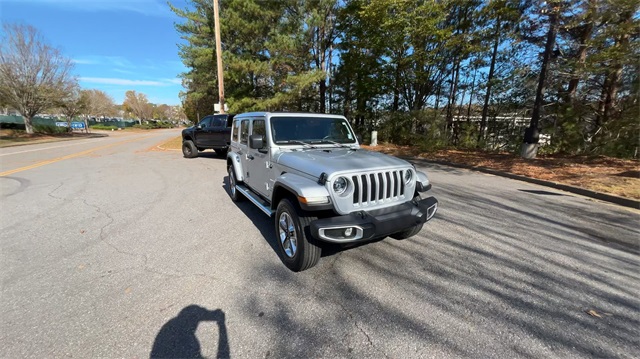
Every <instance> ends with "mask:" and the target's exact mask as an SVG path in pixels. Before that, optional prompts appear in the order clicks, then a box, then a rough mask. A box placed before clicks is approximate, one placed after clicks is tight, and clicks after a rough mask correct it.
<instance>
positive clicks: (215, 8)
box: [213, 0, 224, 113]
mask: <svg viewBox="0 0 640 359" xmlns="http://www.w3.org/2000/svg"><path fill="white" fill-rule="evenodd" d="M213 22H214V26H215V32H216V62H217V65H218V97H219V98H220V101H219V104H220V113H224V74H223V71H222V49H221V47H222V46H221V45H220V17H219V14H218V0H213Z"/></svg>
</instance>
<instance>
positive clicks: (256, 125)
mask: <svg viewBox="0 0 640 359" xmlns="http://www.w3.org/2000/svg"><path fill="white" fill-rule="evenodd" d="M251 134H252V135H261V136H262V141H263V142H262V143H263V145H262V148H266V147H267V136H266V135H267V128H266V126H265V124H264V120H254V121H253V128H252V129H251Z"/></svg>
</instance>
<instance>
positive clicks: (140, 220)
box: [0, 130, 640, 358]
mask: <svg viewBox="0 0 640 359" xmlns="http://www.w3.org/2000/svg"><path fill="white" fill-rule="evenodd" d="M178 134H179V132H178V131H177V130H160V131H152V132H143V133H134V134H118V135H116V136H110V137H106V138H98V139H89V140H78V141H69V142H65V143H60V144H42V145H30V146H20V147H13V148H3V149H0V199H1V200H0V283H1V292H0V294H1V295H0V313H1V314H0V357H1V358H26V357H29V358H32V357H38V358H41V357H56V358H58V357H81V358H95V357H105V358H116V357H118V358H120V357H131V358H140V357H150V356H152V357H198V356H205V357H233V358H363V357H369V358H385V357H388V358H484V357H490V358H527V357H535V358H553V357H557V358H592V357H606V358H634V357H637V356H638V348H639V347H640V339H639V338H640V310H639V309H640V299H639V296H638V294H639V293H640V280H639V279H640V271H639V270H638V269H639V264H640V262H639V253H640V240H639V239H640V230H639V226H638V224H639V219H640V212H638V211H637V210H633V209H629V208H624V207H619V206H616V205H612V204H608V203H603V202H599V201H597V200H593V199H589V198H586V197H581V196H579V195H575V194H570V193H567V192H562V191H558V190H554V189H549V188H547V187H542V186H538V185H535V184H529V183H524V182H520V181H515V180H511V179H507V178H502V177H496V176H492V175H487V174H482V173H477V172H471V171H468V170H465V169H458V168H452V167H447V166H443V165H433V164H425V163H416V165H417V166H418V168H419V169H421V170H425V171H427V172H428V174H429V176H430V179H431V181H432V183H433V189H432V191H431V194H432V195H434V196H436V197H437V198H438V200H439V201H440V209H439V212H438V214H436V217H435V218H434V219H433V220H432V221H431V222H429V223H428V224H427V225H425V226H424V228H423V230H422V231H421V232H420V233H419V234H418V235H417V236H415V237H413V238H410V239H406V240H403V241H397V240H393V239H391V238H387V239H385V240H382V241H378V242H374V243H368V244H366V245H362V246H358V247H353V248H340V247H329V248H327V249H326V250H325V251H324V253H323V258H322V259H321V260H320V263H319V264H318V265H317V266H316V267H314V268H312V269H310V270H308V271H305V272H302V273H292V272H290V271H289V270H288V269H287V268H286V267H285V266H284V265H283V264H282V263H281V262H280V259H279V258H278V255H277V254H276V251H275V245H276V243H275V235H274V230H273V221H272V220H271V219H269V218H268V217H266V216H265V215H264V214H263V213H262V212H261V211H260V210H258V209H257V208H255V207H254V206H253V205H252V204H251V203H248V202H244V203H239V204H236V203H234V202H232V201H231V200H230V199H229V196H228V193H227V188H226V181H225V180H226V169H225V160H224V159H222V158H219V157H217V156H216V155H215V153H214V152H209V151H207V152H204V154H203V155H202V156H201V157H199V158H196V159H185V158H182V154H181V153H180V152H179V151H159V150H158V149H157V147H156V146H157V145H158V144H160V143H162V142H164V141H165V140H168V139H170V138H172V137H174V136H176V135H178ZM114 135H115V134H114Z"/></svg>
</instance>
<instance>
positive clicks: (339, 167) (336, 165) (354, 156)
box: [276, 148, 410, 177]
mask: <svg viewBox="0 0 640 359" xmlns="http://www.w3.org/2000/svg"><path fill="white" fill-rule="evenodd" d="M276 162H277V163H278V164H280V165H282V166H286V167H290V168H293V169H296V170H299V171H301V172H304V173H306V174H309V175H311V176H314V177H320V174H321V173H322V172H326V173H327V174H328V175H331V174H332V173H334V172H363V171H371V170H378V169H384V168H389V167H402V166H410V164H409V163H408V162H407V161H405V160H401V159H399V158H396V157H393V156H389V155H385V154H384V153H380V152H373V151H367V150H362V149H359V150H355V151H354V150H350V149H346V148H345V149H342V148H338V149H334V148H331V149H327V150H319V149H316V150H302V151H291V152H283V153H282V154H281V155H280V156H278V157H277V158H276Z"/></svg>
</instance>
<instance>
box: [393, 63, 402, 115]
mask: <svg viewBox="0 0 640 359" xmlns="http://www.w3.org/2000/svg"><path fill="white" fill-rule="evenodd" d="M399 107H400V64H399V63H398V62H397V61H396V68H395V74H394V77H393V107H392V111H393V112H398V108H399Z"/></svg>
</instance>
